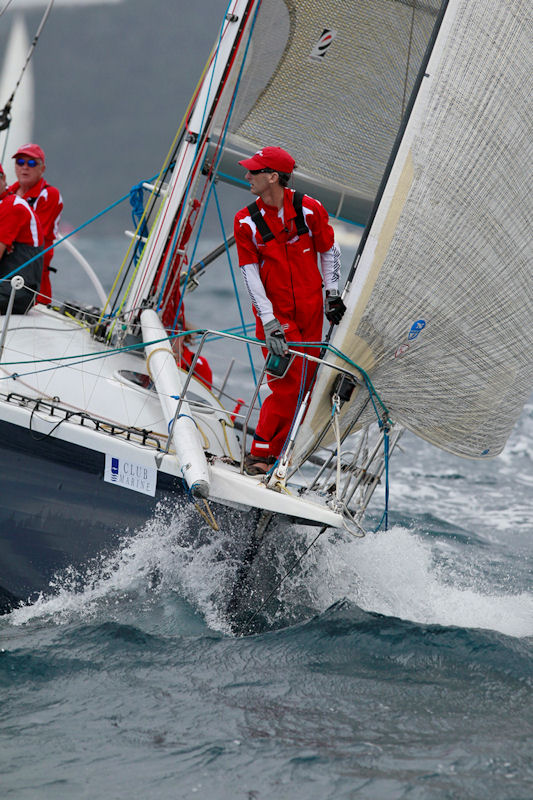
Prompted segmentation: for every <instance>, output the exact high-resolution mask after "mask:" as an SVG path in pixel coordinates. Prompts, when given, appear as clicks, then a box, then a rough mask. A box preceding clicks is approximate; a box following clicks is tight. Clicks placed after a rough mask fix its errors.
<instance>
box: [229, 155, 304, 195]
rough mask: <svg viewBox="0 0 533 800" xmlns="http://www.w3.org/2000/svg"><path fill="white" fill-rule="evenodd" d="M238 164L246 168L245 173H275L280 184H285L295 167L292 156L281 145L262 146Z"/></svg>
mask: <svg viewBox="0 0 533 800" xmlns="http://www.w3.org/2000/svg"><path fill="white" fill-rule="evenodd" d="M239 164H240V165H241V166H242V167H244V168H245V169H246V170H247V173H246V175H248V173H249V174H250V175H252V176H253V175H262V174H265V175H272V174H274V173H275V174H277V176H278V183H279V185H280V186H287V184H288V182H289V179H290V177H291V174H292V171H293V169H294V167H295V163H294V158H293V157H292V156H291V154H290V153H288V152H287V151H286V150H284V149H283V148H282V147H263V148H262V149H261V150H258V151H257V153H254V155H253V156H252V157H251V158H246V159H244V161H239ZM251 188H252V191H254V189H253V186H252V187H251Z"/></svg>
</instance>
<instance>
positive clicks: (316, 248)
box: [234, 147, 345, 475]
mask: <svg viewBox="0 0 533 800" xmlns="http://www.w3.org/2000/svg"><path fill="white" fill-rule="evenodd" d="M239 164H241V166H243V167H244V168H245V169H246V170H247V171H246V174H245V176H244V178H245V180H246V181H248V182H249V183H250V191H251V192H252V194H254V195H256V197H257V200H256V201H255V203H252V204H250V205H249V206H247V207H246V208H243V209H241V210H240V211H238V212H237V214H236V215H235V224H234V231H235V241H236V244H237V251H238V255H239V264H240V267H241V269H242V273H243V277H244V281H245V284H246V287H247V289H248V292H249V294H250V298H251V300H252V306H253V311H254V314H255V318H256V336H257V338H258V339H264V340H265V344H266V348H267V349H266V350H264V351H263V352H264V353H265V356H268V355H269V353H270V354H272V355H273V356H274V357H277V358H278V359H279V358H280V357H283V356H284V355H286V354H288V345H287V342H288V341H289V342H320V341H321V340H322V328H323V324H324V312H325V315H326V318H327V319H328V321H329V322H330V323H333V324H338V323H339V322H340V321H341V318H342V315H343V314H344V311H345V306H344V303H343V301H342V298H341V297H340V294H339V290H338V284H339V277H340V250H339V248H338V246H337V244H336V243H335V237H334V232H333V228H332V227H331V225H330V224H329V218H328V213H327V211H326V210H325V208H324V206H323V205H322V204H321V203H320V202H319V201H318V200H315V199H313V198H312V197H309V196H308V195H303V194H301V193H299V192H296V191H294V190H292V189H289V188H288V187H287V184H288V182H289V179H290V176H291V174H292V171H293V169H294V166H295V163H294V159H293V157H292V156H291V155H290V154H289V153H288V152H287V151H286V150H283V149H282V148H281V147H263V148H262V150H259V151H258V152H257V153H255V155H253V156H252V157H251V158H249V159H246V160H244V161H239ZM319 255H320V268H321V269H319V267H318V260H319V259H318V256H319ZM323 284H324V287H325V290H326V296H325V299H324V297H323V294H322V285H323ZM294 349H298V350H299V351H301V352H306V353H308V354H309V355H313V356H318V355H319V352H320V349H317V348H305V347H298V348H294ZM315 369H316V368H315V367H314V366H313V365H312V364H311V362H308V363H307V364H305V362H304V359H301V358H295V359H294V360H293V361H292V363H291V365H290V366H289V367H288V369H287V371H286V372H285V373H284V374H283V375H282V376H281V377H272V376H271V375H268V376H267V380H268V383H269V387H270V389H271V394H270V395H269V396H268V397H267V398H266V399H265V401H264V403H263V405H262V407H261V412H260V414H259V421H258V424H257V428H256V431H255V435H254V439H253V442H252V447H251V450H250V453H249V454H248V455H247V456H246V459H245V468H246V471H247V472H248V474H249V475H261V474H265V473H266V472H268V471H269V470H270V469H271V467H272V465H273V463H274V462H275V461H276V459H277V457H278V456H279V455H280V453H281V450H282V448H283V445H284V444H285V441H286V439H287V436H288V434H289V431H290V428H291V425H292V421H293V417H294V414H295V411H296V406H297V403H298V398H299V397H301V398H302V399H303V397H304V395H305V392H306V391H307V389H308V388H309V386H310V384H311V382H312V379H313V376H314V373H315Z"/></svg>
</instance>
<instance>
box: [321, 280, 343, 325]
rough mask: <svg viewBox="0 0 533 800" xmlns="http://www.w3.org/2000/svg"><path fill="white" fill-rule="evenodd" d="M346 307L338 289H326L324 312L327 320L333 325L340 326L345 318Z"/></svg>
mask: <svg viewBox="0 0 533 800" xmlns="http://www.w3.org/2000/svg"><path fill="white" fill-rule="evenodd" d="M345 311H346V306H345V305H344V302H343V299H342V297H341V296H340V294H339V293H338V291H337V289H326V302H325V303H324V312H325V314H326V319H327V321H328V322H331V323H332V324H333V325H338V324H339V322H340V321H341V319H342V318H343V316H344V312H345Z"/></svg>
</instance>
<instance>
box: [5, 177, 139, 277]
mask: <svg viewBox="0 0 533 800" xmlns="http://www.w3.org/2000/svg"><path fill="white" fill-rule="evenodd" d="M129 196H130V195H129V192H128V194H125V195H124V196H123V197H120V198H119V199H118V200H115V202H114V203H111V205H110V206H107V208H104V209H103V210H102V211H99V212H98V214H95V215H94V216H93V217H91V218H90V219H88V220H87V221H86V222H83V223H82V224H81V225H78V227H77V228H74V230H73V231H70V232H69V233H66V234H65V235H64V236H62V237H61V239H58V240H57V241H56V242H54V243H53V244H51V245H50V246H49V247H46V248H45V249H44V250H41V251H40V253H38V254H37V255H36V256H33V257H32V258H29V259H28V260H27V261H25V262H24V264H21V265H20V267H17V268H16V269H14V270H13V271H12V272H10V273H9V274H8V275H4V276H3V277H2V278H0V281H7V280H9V279H10V278H12V277H13V275H16V274H17V272H20V270H21V269H23V267H27V266H28V264H31V263H32V261H35V260H36V259H38V258H40V257H41V256H43V255H44V254H45V253H48V251H49V250H52V249H53V248H54V247H57V246H58V245H60V244H61V243H62V242H64V241H65V239H70V237H71V236H74V234H75V233H78V232H79V231H81V230H83V228H86V227H87V225H90V224H91V223H92V222H94V221H95V220H97V219H98V218H99V217H102V216H103V215H104V214H107V212H108V211H111V210H112V209H113V208H115V206H118V205H120V203H123V202H124V200H127V199H128V197H129Z"/></svg>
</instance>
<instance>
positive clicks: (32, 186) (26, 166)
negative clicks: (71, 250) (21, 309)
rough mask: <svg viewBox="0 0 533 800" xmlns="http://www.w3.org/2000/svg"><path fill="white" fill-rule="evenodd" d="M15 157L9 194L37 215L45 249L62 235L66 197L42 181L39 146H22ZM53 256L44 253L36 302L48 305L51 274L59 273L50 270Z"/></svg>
mask: <svg viewBox="0 0 533 800" xmlns="http://www.w3.org/2000/svg"><path fill="white" fill-rule="evenodd" d="M13 158H14V159H15V174H16V176H17V180H16V182H15V183H13V184H11V186H10V187H9V191H10V192H13V193H14V194H16V195H18V196H19V197H23V198H24V200H26V202H28V203H29V204H30V206H31V207H32V208H33V210H34V211H35V213H36V214H37V217H38V218H39V222H40V223H41V227H42V229H43V235H44V248H45V250H46V249H47V248H48V247H50V246H51V245H53V243H54V240H55V239H57V238H58V236H59V218H60V216H61V212H62V211H63V198H62V197H61V194H60V192H59V189H56V187H55V186H51V185H50V184H49V183H47V182H46V180H45V179H44V178H43V174H44V171H45V170H46V164H45V158H44V150H43V149H42V147H39V145H38V144H31V143H30V144H23V145H22V146H21V147H19V149H18V150H17V152H16V153H15V154H14V155H13ZM53 256H54V251H53V250H48V251H47V252H46V253H45V254H44V266H43V274H42V278H41V286H40V289H39V294H38V295H37V299H36V301H35V302H36V303H44V304H47V303H50V302H51V300H52V285H51V283H50V272H55V271H56V270H55V269H54V268H53V267H50V264H51V261H52V258H53Z"/></svg>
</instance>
